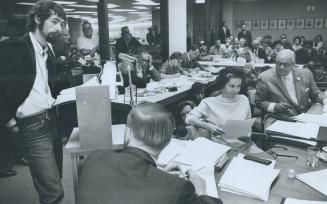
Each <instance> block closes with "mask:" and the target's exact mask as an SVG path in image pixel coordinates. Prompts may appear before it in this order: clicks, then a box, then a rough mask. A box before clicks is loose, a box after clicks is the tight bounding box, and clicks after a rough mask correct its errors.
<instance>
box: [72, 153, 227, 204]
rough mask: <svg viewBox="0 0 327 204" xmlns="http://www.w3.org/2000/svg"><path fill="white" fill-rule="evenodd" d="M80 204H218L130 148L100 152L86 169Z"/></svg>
mask: <svg viewBox="0 0 327 204" xmlns="http://www.w3.org/2000/svg"><path fill="white" fill-rule="evenodd" d="M76 203H77V204H201V203H206V204H218V203H222V202H221V201H220V200H219V199H216V198H212V197H209V196H197V195H196V194H195V189H194V186H193V185H192V183H191V182H189V181H186V180H184V179H181V178H179V177H178V176H175V175H170V174H168V173H166V172H164V171H162V170H160V169H158V168H157V167H156V164H155V162H154V160H153V159H152V158H151V157H150V155H149V154H148V153H146V152H144V151H143V150H141V149H138V148H133V147H127V148H126V149H125V150H124V151H122V152H114V151H112V150H98V151H96V152H93V153H92V154H91V155H90V156H89V157H88V158H87V161H86V163H85V164H84V166H83V172H82V175H81V177H80V180H79V184H78V191H77V200H76Z"/></svg>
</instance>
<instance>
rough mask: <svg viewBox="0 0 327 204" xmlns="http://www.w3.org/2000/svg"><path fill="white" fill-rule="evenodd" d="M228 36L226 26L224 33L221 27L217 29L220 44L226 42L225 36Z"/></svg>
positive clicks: (228, 32)
mask: <svg viewBox="0 0 327 204" xmlns="http://www.w3.org/2000/svg"><path fill="white" fill-rule="evenodd" d="M229 36H230V30H229V29H228V28H226V33H225V32H224V29H223V28H220V29H219V33H218V37H219V40H220V42H221V43H222V44H225V43H226V38H229Z"/></svg>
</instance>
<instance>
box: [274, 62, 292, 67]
mask: <svg viewBox="0 0 327 204" xmlns="http://www.w3.org/2000/svg"><path fill="white" fill-rule="evenodd" d="M291 65H293V62H287V63H281V62H277V63H276V66H277V67H281V66H283V67H289V66H291Z"/></svg>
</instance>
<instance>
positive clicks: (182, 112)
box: [174, 101, 195, 139]
mask: <svg viewBox="0 0 327 204" xmlns="http://www.w3.org/2000/svg"><path fill="white" fill-rule="evenodd" d="M194 107H195V104H194V103H193V102H192V101H181V102H179V103H178V104H177V105H176V109H175V114H174V115H175V123H176V124H175V127H176V128H175V130H174V135H175V136H176V137H178V138H182V139H189V138H190V137H189V134H188V130H187V124H186V123H185V118H186V116H187V114H188V113H189V112H191V111H192V110H193V108H194Z"/></svg>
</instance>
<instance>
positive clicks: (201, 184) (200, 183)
mask: <svg viewBox="0 0 327 204" xmlns="http://www.w3.org/2000/svg"><path fill="white" fill-rule="evenodd" d="M187 174H188V177H189V181H191V183H192V184H193V185H194V188H195V193H196V194H197V195H198V196H200V195H206V194H207V192H206V181H205V180H204V179H203V178H201V177H200V176H199V175H196V174H195V172H194V171H193V170H188V171H187Z"/></svg>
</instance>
